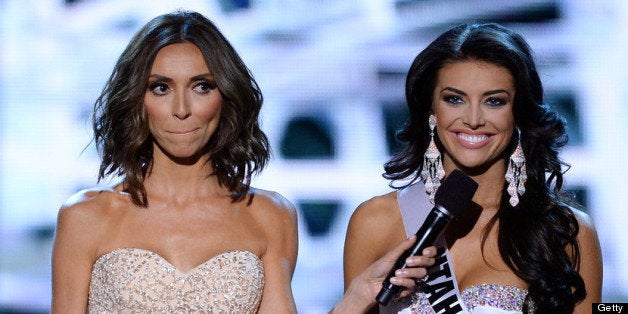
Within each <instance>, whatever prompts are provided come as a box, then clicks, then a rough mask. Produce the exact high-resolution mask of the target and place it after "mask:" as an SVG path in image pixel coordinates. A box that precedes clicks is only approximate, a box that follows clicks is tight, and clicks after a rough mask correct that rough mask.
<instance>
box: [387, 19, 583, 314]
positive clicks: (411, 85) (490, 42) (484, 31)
mask: <svg viewBox="0 0 628 314" xmlns="http://www.w3.org/2000/svg"><path fill="white" fill-rule="evenodd" d="M466 60H480V61H486V62H490V63H493V64H496V65H498V66H502V67H504V68H506V69H508V70H509V71H510V73H511V74H512V76H513V79H514V85H515V99H514V104H513V106H514V107H513V113H514V118H515V123H516V125H517V127H518V128H519V129H520V131H521V145H522V148H523V151H524V154H525V157H526V168H527V176H528V180H527V182H526V184H525V187H526V192H525V194H524V195H523V196H521V197H520V203H519V205H517V207H516V208H513V207H512V206H511V205H510V203H509V202H508V197H509V196H508V194H507V193H506V187H507V184H506V182H505V180H504V190H503V193H502V195H503V199H502V201H501V205H500V209H499V211H498V212H497V214H496V215H495V216H494V217H493V218H492V220H491V221H490V222H489V224H488V226H487V228H486V229H485V232H484V235H483V241H482V247H484V244H485V241H486V238H487V235H488V233H489V231H490V230H491V229H492V228H493V227H494V226H495V223H496V222H497V221H499V228H498V247H499V252H500V254H501V257H502V258H503V260H504V261H505V262H506V264H507V265H508V266H509V267H510V269H512V271H513V272H514V273H515V274H516V275H517V276H518V277H519V278H521V279H523V280H524V281H525V282H526V283H528V286H529V288H528V296H527V297H526V302H525V305H524V312H526V313H527V312H529V311H530V310H531V307H532V306H533V307H534V308H535V310H536V313H541V312H542V313H571V312H573V310H574V307H575V304H576V303H577V302H579V301H580V300H582V299H584V297H585V295H586V291H585V287H584V281H583V279H582V277H581V276H580V275H579V274H578V268H579V265H580V252H579V250H578V241H577V238H576V237H577V234H578V222H577V219H576V217H575V215H574V213H573V211H572V209H571V208H570V207H569V206H574V205H575V202H571V201H570V200H569V199H568V198H567V197H566V196H565V195H564V193H563V192H562V185H563V171H562V168H563V167H568V165H567V164H566V163H564V162H562V161H561V160H560V159H559V158H558V151H559V149H560V148H561V147H563V146H564V145H565V144H566V143H567V134H566V129H565V121H564V120H563V119H562V118H561V117H560V116H559V115H558V114H556V113H555V112H553V111H552V110H551V109H550V108H549V106H547V105H546V104H544V103H543V87H542V84H541V80H540V78H539V75H538V73H537V70H536V65H535V63H534V60H533V57H532V53H531V49H530V47H529V46H528V44H527V43H526V42H525V40H524V39H523V38H522V37H521V36H520V35H518V34H517V33H515V32H513V31H511V30H509V29H507V28H504V27H503V26H500V25H498V24H494V23H486V24H470V25H467V24H465V25H460V26H457V27H454V28H452V29H450V30H449V31H447V32H445V33H444V34H442V35H441V36H439V37H438V38H437V39H436V40H435V41H433V42H432V43H431V44H430V45H429V46H428V47H427V48H426V49H425V50H423V51H422V52H421V53H420V54H419V55H418V56H417V57H416V58H415V60H414V62H413V63H412V66H411V67H410V70H409V73H408V77H407V80H406V100H407V104H408V109H409V112H410V118H409V122H408V123H407V124H406V125H405V127H404V128H403V129H402V130H401V131H400V132H399V133H398V134H397V138H398V140H400V141H402V142H405V143H406V146H405V148H404V149H403V150H402V151H400V152H399V153H397V154H396V155H395V156H393V157H392V159H391V160H390V161H388V162H387V163H386V164H385V165H384V169H385V174H384V177H385V178H387V179H389V180H392V181H391V183H390V184H391V186H393V187H396V188H401V187H404V186H407V185H408V184H410V183H412V182H413V181H416V180H417V179H418V178H419V174H420V173H421V168H422V162H423V154H424V152H425V150H426V149H427V146H428V143H429V126H428V116H429V115H430V113H431V106H432V101H433V99H432V98H433V96H432V95H433V92H434V88H435V84H436V80H437V75H438V71H439V70H440V69H441V68H442V66H443V65H444V64H446V63H449V62H458V61H466ZM516 138H517V137H516V136H513V141H512V142H511V145H510V146H509V148H508V150H510V152H512V150H513V149H514V147H515V145H516ZM509 155H510V154H509V153H508V154H505V156H506V157H505V158H508V156H509ZM408 179H410V180H409V181H410V183H407V184H405V185H402V186H395V185H394V182H395V181H396V180H408ZM530 301H532V302H530Z"/></svg>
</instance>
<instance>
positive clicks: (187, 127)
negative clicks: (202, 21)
mask: <svg viewBox="0 0 628 314" xmlns="http://www.w3.org/2000/svg"><path fill="white" fill-rule="evenodd" d="M144 105H145V107H146V113H147V115H148V124H149V128H150V132H151V134H152V135H153V137H154V139H155V144H156V145H157V146H158V147H159V148H160V149H161V150H162V151H163V152H165V153H166V154H168V155H171V156H172V157H176V158H188V157H193V156H195V155H197V154H199V153H202V150H203V148H204V147H205V145H206V144H207V142H208V141H209V139H210V137H211V136H212V134H213V133H214V132H215V130H216V128H217V127H218V121H219V120H220V109H221V106H222V96H221V94H220V91H219V90H218V88H217V87H216V82H215V81H214V78H213V76H212V74H211V71H210V69H209V68H208V67H207V64H205V59H204V58H203V54H202V53H201V51H200V50H199V49H198V47H196V46H195V45H194V44H192V43H180V44H172V45H168V46H165V47H163V48H162V49H161V50H159V52H158V53H157V56H156V57H155V61H154V63H153V66H152V68H151V71H150V76H149V78H148V89H147V90H146V94H144Z"/></svg>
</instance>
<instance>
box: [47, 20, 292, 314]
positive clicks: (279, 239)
mask: <svg viewBox="0 0 628 314" xmlns="http://www.w3.org/2000/svg"><path fill="white" fill-rule="evenodd" d="M261 105H262V94H261V92H260V90H259V87H258V85H257V83H256V82H255V80H254V79H253V77H252V75H251V73H250V71H249V70H248V68H247V67H246V66H245V65H244V63H243V62H242V60H241V59H240V57H239V56H238V54H237V53H236V51H235V49H234V48H233V47H232V46H231V45H230V43H229V42H228V41H227V40H226V39H225V38H224V37H223V35H222V34H221V33H220V31H219V30H218V29H217V28H216V26H215V25H213V24H212V22H211V21H209V20H208V19H207V18H205V17H204V16H202V15H200V14H198V13H195V12H187V11H178V12H174V13H171V14H165V15H162V16H158V17H156V18H155V19H153V20H151V21H150V22H148V23H147V24H146V25H145V26H144V27H143V28H142V29H141V30H140V31H139V32H138V33H137V34H136V35H135V37H134V38H133V39H132V40H131V42H130V43H129V44H128V46H127V47H126V49H125V50H124V52H123V53H122V55H121V56H120V58H119V59H118V62H117V63H116V65H115V67H114V70H113V73H112V74H111V76H110V78H109V80H108V82H107V84H106V86H105V88H104V90H103V92H102V94H101V96H100V97H99V98H98V99H97V101H96V104H95V108H94V116H93V121H94V123H93V125H94V139H95V143H96V146H97V148H98V150H99V153H100V155H101V156H102V163H101V165H100V171H99V179H103V178H105V177H107V176H109V175H115V176H119V177H120V178H121V179H122V181H121V183H119V184H117V185H115V186H112V187H106V188H95V189H89V190H84V191H81V192H79V193H77V194H76V195H74V196H72V197H71V198H70V199H69V200H68V201H67V202H66V204H64V205H63V206H62V208H61V210H60V212H59V216H58V222H57V231H56V235H55V241H54V250H53V260H52V262H53V300H52V312H53V313H71V312H82V313H84V312H86V311H89V312H118V311H125V312H126V311H129V312H196V311H202V312H217V311H223V312H237V313H250V312H257V311H259V312H269V311H271V310H272V312H274V313H281V312H286V313H290V312H294V311H295V304H294V300H293V296H292V292H291V287H290V282H291V278H292V274H293V272H294V267H295V263H296V256H297V242H298V241H297V226H296V212H295V208H294V206H293V205H292V204H291V203H290V202H288V201H287V200H286V199H285V198H283V197H282V196H281V195H279V194H277V193H274V192H271V191H264V190H260V189H256V188H253V187H251V186H250V182H251V177H252V176H253V175H254V174H256V173H257V172H259V171H261V170H262V168H263V167H264V166H265V164H266V162H267V161H268V159H269V156H270V148H269V144H268V140H267V138H266V136H265V135H264V133H263V132H262V131H261V130H260V128H259V124H258V114H259V111H260V108H261Z"/></svg>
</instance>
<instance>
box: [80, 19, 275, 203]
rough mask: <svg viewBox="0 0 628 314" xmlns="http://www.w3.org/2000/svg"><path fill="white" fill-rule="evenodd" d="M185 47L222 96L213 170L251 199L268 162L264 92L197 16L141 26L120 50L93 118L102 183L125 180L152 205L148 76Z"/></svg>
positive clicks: (136, 196) (236, 194) (136, 198)
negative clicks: (159, 58)
mask: <svg viewBox="0 0 628 314" xmlns="http://www.w3.org/2000/svg"><path fill="white" fill-rule="evenodd" d="M186 42H188V43H192V44H194V45H196V46H197V47H198V48H199V49H200V50H201V52H202V53H203V56H204V58H205V62H206V64H207V66H208V68H210V69H211V71H212V74H213V76H214V79H215V80H216V85H217V86H218V90H219V91H220V93H221V95H222V98H223V103H222V109H221V117H220V122H219V125H218V128H217V130H216V131H215V133H214V134H213V135H212V137H211V138H210V140H209V142H208V143H207V145H206V146H205V153H206V154H207V155H208V156H209V160H210V161H211V163H212V166H213V167H214V169H215V172H214V173H213V174H212V175H216V176H217V177H218V182H220V184H221V185H223V186H225V187H227V188H228V189H229V191H230V192H231V198H232V200H233V201H238V200H241V199H243V198H244V197H245V196H246V195H247V194H248V192H249V190H250V183H251V177H252V176H253V175H254V174H256V173H258V172H259V171H261V170H262V169H263V168H264V166H265V165H266V163H267V162H268V159H269V158H270V145H269V143H268V139H267V137H266V135H265V134H264V132H262V130H261V129H260V127H259V122H258V117H259V111H260V109H261V106H262V102H263V97H262V93H261V91H260V89H259V86H258V84H257V82H256V81H255V79H254V78H253V76H252V74H251V72H250V70H249V69H248V68H247V66H246V65H245V64H244V62H243V61H242V59H241V58H240V56H239V55H238V53H237V52H236V51H235V49H234V48H233V47H232V46H231V44H230V43H229V41H227V39H226V38H225V37H224V36H223V35H222V34H221V33H220V31H219V30H218V28H217V27H216V26H215V25H214V24H213V23H212V22H211V21H210V20H208V19H207V18H206V17H204V16H203V15H201V14H199V13H197V12H192V11H176V12H172V13H169V14H164V15H160V16H158V17H156V18H154V19H152V20H151V21H149V22H148V23H147V24H146V25H145V26H144V27H143V28H142V29H140V30H139V32H138V33H137V34H135V36H134V37H133V39H132V40H131V42H130V43H129V44H128V46H127V47H126V49H125V50H124V52H122V54H121V55H120V57H119V59H118V61H117V63H116V64H115V67H114V69H113V72H112V74H111V76H110V77H109V80H108V81H107V83H106V85H105V87H104V89H103V91H102V93H101V95H100V96H99V97H98V99H97V100H96V102H95V104H94V113H93V131H94V142H95V144H96V148H97V149H98V152H99V154H100V156H101V159H102V160H101V164H100V169H99V172H98V180H99V181H100V180H101V179H103V178H104V177H106V176H109V175H116V176H120V177H123V178H124V189H125V191H126V192H128V193H129V194H130V196H131V200H132V201H133V203H134V204H136V205H138V206H141V207H146V206H148V199H147V196H146V190H145V188H144V184H143V183H144V180H145V178H146V175H147V171H148V170H149V169H150V167H151V166H152V156H153V137H152V136H151V134H150V131H149V128H148V121H147V116H146V111H145V108H144V104H143V98H144V94H145V93H146V90H147V88H148V77H149V75H150V70H151V67H152V64H153V61H154V60H155V56H156V55H157V52H159V50H160V49H161V48H163V47H165V46H167V45H171V44H177V43H186Z"/></svg>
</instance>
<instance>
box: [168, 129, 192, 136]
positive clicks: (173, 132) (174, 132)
mask: <svg viewBox="0 0 628 314" xmlns="http://www.w3.org/2000/svg"><path fill="white" fill-rule="evenodd" d="M198 129H199V128H194V129H189V130H175V131H167V132H168V133H172V134H176V135H186V134H190V133H193V132H195V131H196V130H198Z"/></svg>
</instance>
